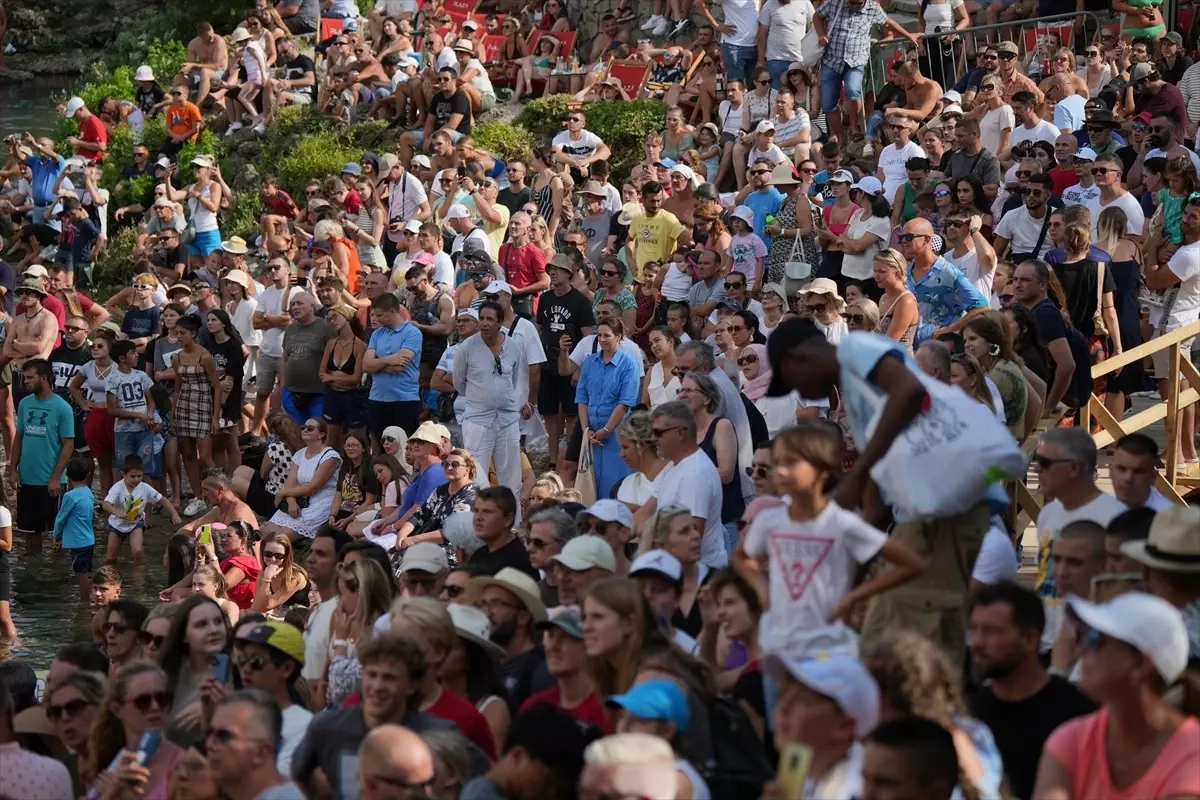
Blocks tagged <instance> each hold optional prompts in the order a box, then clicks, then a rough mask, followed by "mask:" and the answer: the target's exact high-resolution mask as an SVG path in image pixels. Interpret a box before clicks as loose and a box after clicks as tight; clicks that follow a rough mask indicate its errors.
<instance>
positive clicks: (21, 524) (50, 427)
mask: <svg viewBox="0 0 1200 800" xmlns="http://www.w3.org/2000/svg"><path fill="white" fill-rule="evenodd" d="M17 372H18V371H17V370H14V374H17ZM19 374H20V375H21V380H22V381H23V384H24V387H25V393H24V397H23V399H21V401H20V402H19V403H18V404H17V415H16V416H17V438H16V440H15V441H14V442H13V452H12V455H11V456H9V459H8V484H9V486H16V487H17V520H16V522H17V530H18V531H20V532H21V533H24V534H25V537H26V546H27V547H28V548H29V551H30V552H35V553H36V552H40V551H41V549H42V534H43V533H45V532H46V531H52V530H54V517H55V514H56V512H57V509H58V498H59V495H61V494H62V492H63V484H65V483H66V475H65V474H64V472H65V470H66V467H67V462H68V461H69V460H70V459H71V455H72V454H73V453H74V452H75V444H74V442H75V413H74V411H73V410H72V409H71V405H70V404H69V403H68V402H67V401H66V400H63V399H62V398H61V397H59V396H58V395H56V394H55V393H54V373H53V372H52V371H51V368H50V362H49V361H47V360H46V359H44V358H32V359H29V360H28V361H26V362H25V363H24V364H23V365H22V366H21V368H20V370H19ZM14 399H15V397H14ZM18 479H19V482H18Z"/></svg>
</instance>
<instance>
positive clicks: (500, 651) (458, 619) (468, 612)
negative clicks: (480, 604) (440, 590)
mask: <svg viewBox="0 0 1200 800" xmlns="http://www.w3.org/2000/svg"><path fill="white" fill-rule="evenodd" d="M446 610H447V611H449V612H450V619H451V620H453V621H454V632H455V633H457V634H458V635H459V638H462V639H466V640H467V641H468V642H474V643H475V644H477V645H479V646H480V647H482V648H483V649H484V650H486V651H487V652H488V654H489V655H491V656H492V657H493V658H503V657H504V648H503V647H501V646H500V645H498V644H496V643H495V642H493V641H492V640H491V639H490V638H489V636H490V634H491V630H492V625H491V623H490V622H488V618H487V614H485V613H483V612H482V611H480V610H479V609H478V608H475V606H468V605H463V604H462V603H451V604H450V605H448V606H446Z"/></svg>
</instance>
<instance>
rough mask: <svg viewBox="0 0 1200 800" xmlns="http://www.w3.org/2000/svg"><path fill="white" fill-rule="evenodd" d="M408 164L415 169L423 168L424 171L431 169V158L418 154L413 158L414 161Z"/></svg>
mask: <svg viewBox="0 0 1200 800" xmlns="http://www.w3.org/2000/svg"><path fill="white" fill-rule="evenodd" d="M408 163H409V165H410V166H413V167H423V168H424V169H429V167H430V163H431V162H430V161H429V156H427V155H423V154H420V153H418V154H417V155H415V156H413V157H412V161H410V162H408Z"/></svg>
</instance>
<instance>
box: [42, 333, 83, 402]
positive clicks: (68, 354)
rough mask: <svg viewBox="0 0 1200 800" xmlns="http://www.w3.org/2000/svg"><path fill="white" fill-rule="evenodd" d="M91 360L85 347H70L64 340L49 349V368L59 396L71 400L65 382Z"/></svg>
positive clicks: (67, 382)
mask: <svg viewBox="0 0 1200 800" xmlns="http://www.w3.org/2000/svg"><path fill="white" fill-rule="evenodd" d="M91 360H92V357H91V354H90V353H89V352H88V348H87V347H76V348H75V349H71V348H70V347H68V346H67V344H66V343H65V342H64V343H63V344H61V345H59V346H58V347H56V348H54V350H53V351H51V353H50V369H51V370H52V371H53V372H54V391H55V393H56V394H57V395H58V396H59V397H61V398H62V399H63V400H66V401H67V402H68V403H69V402H71V394H70V392H69V391H68V390H67V384H69V383H70V382H71V378H73V377H75V373H76V372H78V371H79V368H80V367H82V366H83V365H84V364H86V363H87V362H89V361H91Z"/></svg>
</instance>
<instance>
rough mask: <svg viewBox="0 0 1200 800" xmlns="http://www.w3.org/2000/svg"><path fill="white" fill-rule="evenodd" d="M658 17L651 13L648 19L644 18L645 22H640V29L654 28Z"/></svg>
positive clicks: (650, 29)
mask: <svg viewBox="0 0 1200 800" xmlns="http://www.w3.org/2000/svg"><path fill="white" fill-rule="evenodd" d="M660 19H662V17H660V16H659V15H658V14H651V15H650V19H648V20H646V21H645V22H643V23H642V28H641V29H642V30H644V31H652V30H654V26H655V25H657V24H658V21H659V20H660Z"/></svg>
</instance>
